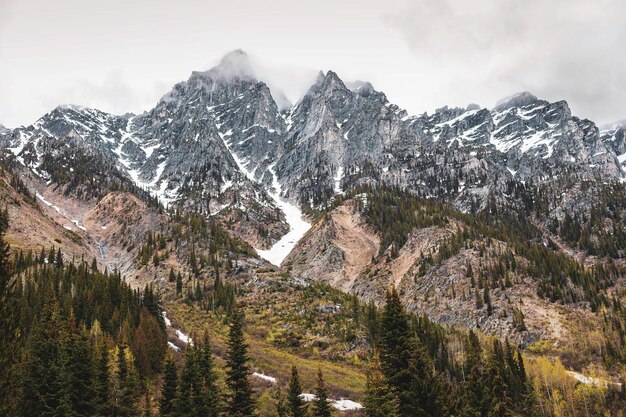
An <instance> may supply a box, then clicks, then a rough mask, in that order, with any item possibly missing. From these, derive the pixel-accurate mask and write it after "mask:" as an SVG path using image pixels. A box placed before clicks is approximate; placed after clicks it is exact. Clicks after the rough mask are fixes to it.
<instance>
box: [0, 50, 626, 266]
mask: <svg viewBox="0 0 626 417" xmlns="http://www.w3.org/2000/svg"><path fill="white" fill-rule="evenodd" d="M279 104H280V105H279ZM0 143H1V144H2V146H4V147H5V148H8V150H9V151H10V152H12V153H13V154H14V155H15V156H16V157H17V159H18V160H19V161H20V162H21V163H22V164H24V165H25V166H27V167H28V168H30V169H31V170H32V172H33V173H34V174H36V175H38V176H39V177H40V178H42V179H43V180H45V181H46V182H49V183H50V184H52V185H55V184H57V185H66V184H69V183H77V182H80V181H83V182H84V181H92V182H93V181H97V179H98V178H100V180H101V181H108V182H110V181H111V178H117V179H118V180H117V183H119V184H123V183H124V182H125V181H126V182H128V183H130V184H134V186H136V187H138V188H140V189H143V190H145V191H146V192H148V193H150V194H152V195H154V196H155V197H157V198H158V199H159V201H160V202H161V203H163V204H164V205H168V204H170V205H175V204H181V205H183V206H185V207H187V208H191V209H194V210H196V211H198V212H201V213H204V214H206V215H209V216H215V215H219V216H223V217H224V218H225V219H227V221H228V222H229V224H230V225H231V226H232V228H233V229H234V230H235V231H236V232H237V233H238V234H239V235H240V236H242V237H244V239H246V240H248V241H249V242H251V243H252V244H253V245H254V246H255V247H257V248H259V249H266V250H267V249H269V248H270V247H272V245H273V244H274V243H276V242H279V246H280V248H282V249H280V251H279V252H280V256H276V253H274V255H272V256H273V258H272V260H273V261H274V262H280V261H281V260H282V258H284V256H286V254H287V253H286V252H288V251H289V250H290V248H291V247H293V244H295V241H297V240H298V239H299V238H300V237H301V236H302V235H303V234H304V232H306V229H307V224H308V223H306V222H303V221H302V219H301V213H300V211H299V209H301V208H304V209H318V208H321V207H323V206H324V205H325V204H326V203H327V202H328V201H329V200H330V199H331V198H332V197H333V196H334V195H336V194H339V193H341V192H343V191H344V190H347V189H349V188H350V187H353V186H356V185H359V184H387V185H396V186H401V187H406V188H408V189H410V190H411V191H413V192H414V193H416V194H418V195H420V196H424V197H431V198H439V199H443V200H446V201H450V202H453V203H454V204H455V205H457V207H459V208H461V209H463V210H466V211H468V210H475V209H478V208H480V207H484V206H485V205H486V203H487V201H488V199H490V198H494V199H496V200H503V201H507V203H510V204H513V205H515V203H516V202H515V201H514V197H512V196H511V195H509V194H508V193H507V191H506V190H507V188H508V185H509V183H510V182H511V181H513V182H518V183H525V182H526V181H529V180H532V181H533V182H534V183H541V182H546V183H550V182H553V181H555V178H560V177H562V176H564V175H566V176H570V177H572V178H577V179H592V178H601V179H602V180H621V179H623V178H624V168H625V165H624V164H626V144H625V141H624V126H623V125H615V126H612V127H611V129H608V130H604V131H602V132H600V130H599V129H598V128H597V127H596V125H595V124H594V123H593V122H592V121H589V120H583V119H579V118H577V117H575V116H573V115H572V114H571V111H570V109H569V107H568V105H567V103H566V102H565V101H559V102H555V103H550V102H547V101H545V100H541V99H538V98H537V97H535V96H533V95H532V94H530V93H521V94H517V95H515V96H513V97H510V98H508V99H506V100H503V101H502V102H500V103H498V104H497V105H496V106H495V107H494V108H493V109H487V108H481V107H479V106H477V105H470V106H468V107H466V108H448V107H444V108H441V109H438V110H437V111H435V113H433V114H430V115H429V114H422V115H419V116H409V115H408V114H407V113H406V111H405V110H403V109H401V108H400V107H398V106H397V105H395V104H392V103H390V102H389V101H388V99H387V97H386V96H385V94H384V93H382V92H379V91H376V90H375V89H374V87H373V86H372V85H371V84H370V83H367V82H362V81H359V82H350V83H344V82H343V81H342V80H341V79H340V78H339V76H338V75H337V74H335V73H334V72H332V71H328V72H327V73H325V74H324V73H320V74H319V76H318V78H317V80H316V81H315V83H314V84H313V85H312V86H311V87H310V88H309V90H308V91H307V93H306V94H305V95H304V97H303V98H302V99H301V100H300V101H299V102H298V103H297V104H295V105H293V106H291V105H289V104H288V103H286V101H285V99H284V96H283V95H282V94H281V93H280V92H279V91H271V90H270V88H269V87H268V86H267V85H266V84H265V83H264V82H263V81H262V80H259V79H257V76H256V74H255V71H254V68H253V66H252V65H251V64H250V62H249V60H248V57H247V56H246V54H245V53H244V52H242V51H239V50H238V51H234V52H231V53H229V54H228V55H226V56H225V57H224V58H223V59H222V61H221V62H220V63H219V64H218V65H217V66H216V67H214V68H212V69H210V70H208V71H204V72H193V73H192V74H191V76H190V78H189V79H188V80H187V81H184V82H181V83H178V84H176V85H175V86H174V87H173V89H172V90H171V91H170V92H169V93H167V94H166V95H164V96H163V97H162V98H161V100H159V102H158V103H157V104H156V106H155V107H154V108H153V109H151V110H149V111H147V112H145V113H143V114H140V115H123V116H116V115H111V114H107V113H104V112H101V111H98V110H95V109H87V108H81V107H77V106H59V107H57V108H56V109H54V110H53V111H51V112H50V113H48V114H46V115H44V116H43V117H42V118H40V119H39V120H38V121H36V122H35V123H34V124H32V125H30V126H26V127H20V128H16V129H13V130H6V131H0ZM85 164H87V167H86V166H85ZM59 167H61V168H59ZM94 167H98V175H92V173H91V172H85V171H88V168H94ZM77 171H81V172H83V175H82V177H80V178H81V179H80V180H78V179H77V178H78V176H77V175H76V174H75V172H77ZM117 183H116V184H117ZM119 184H118V185H117V186H120V185H119ZM66 188H67V187H66ZM70 188H71V187H70ZM66 192H67V189H66ZM81 192H82V191H81ZM86 196H87V197H88V196H89V195H88V194H87V195H86ZM290 229H291V230H292V234H290V235H289V236H288V237H285V236H287V235H286V233H287V232H288V231H289V230H290ZM250 230H254V232H253V233H251V232H250ZM294 230H298V232H297V233H293V231H294ZM281 237H283V240H282V242H281V241H280V240H281ZM285 239H286V240H285ZM276 250H278V249H276ZM266 255H267V254H266ZM267 256H270V255H267Z"/></svg>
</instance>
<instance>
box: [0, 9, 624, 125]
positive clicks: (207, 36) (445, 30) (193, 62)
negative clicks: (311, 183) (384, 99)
mask: <svg viewBox="0 0 626 417" xmlns="http://www.w3.org/2000/svg"><path fill="white" fill-rule="evenodd" d="M624 22H626V2H624V1H618V0H594V1H590V0H549V1H548V0H474V1H471V2H470V1H467V0H412V1H407V0H385V1H380V0H360V1H356V0H315V1H309V0H297V1H293V0H291V1H286V0H285V1H283V0H256V1H242V0H220V1H212V0H176V1H173V0H0V123H2V124H5V125H7V126H9V127H15V126H18V125H21V124H29V123H32V122H33V121H34V120H36V119H37V118H38V117H40V116H41V115H42V114H44V113H45V112H47V111H49V110H51V109H52V108H54V107H55V106H56V105H58V104H79V105H84V106H90V107H96V108H100V109H102V110H106V111H110V112H113V113H125V112H129V111H132V112H141V111H143V110H146V109H148V108H150V107H151V106H152V105H154V103H155V102H156V101H157V100H158V99H159V97H160V96H161V95H163V94H164V93H166V92H167V91H168V90H169V89H170V88H171V86H172V85H173V84H174V83H176V82H178V81H181V80H185V79H187V78H188V76H189V74H190V73H191V71H193V70H206V69H208V68H210V67H211V66H212V65H214V64H215V63H216V62H218V61H219V59H220V57H221V56H222V55H224V54H225V53H227V52H228V51H230V50H233V49H236V48H241V49H243V50H245V51H246V52H248V53H249V54H250V55H251V56H252V57H253V58H254V60H255V62H257V63H258V65H260V66H262V67H263V68H264V71H263V72H264V73H269V74H272V77H273V78H275V80H274V84H276V83H278V84H280V85H281V87H282V89H283V90H285V93H286V94H287V95H288V96H289V98H290V99H292V100H294V101H295V100H297V99H298V98H299V97H298V96H299V95H301V94H302V92H303V91H305V90H306V87H307V84H308V83H309V82H310V79H311V77H312V74H314V73H315V72H317V71H318V70H320V69H322V70H328V69H332V70H334V71H336V72H337V73H338V74H339V76H340V77H341V78H342V79H344V80H346V81H348V80H357V79H358V80H368V81H370V82H372V84H374V87H375V88H377V89H379V90H382V91H384V92H385V93H386V94H387V96H388V97H389V99H390V101H392V102H393V103H396V104H398V105H400V106H401V107H404V108H406V109H407V110H408V111H409V113H413V114H414V113H422V112H423V111H429V112H430V111H432V110H434V109H435V108H437V107H440V106H443V105H450V106H465V105H467V104H468V103H478V104H480V105H482V106H486V107H492V106H493V105H494V104H495V102H496V101H498V100H499V99H500V98H502V97H505V96H508V95H511V94H513V93H516V92H519V91H525V90H528V91H531V92H533V93H534V94H535V95H537V96H540V97H542V98H546V99H549V100H559V99H565V100H567V101H568V102H569V103H570V107H571V108H572V110H573V112H574V113H575V114H577V115H579V116H581V117H587V118H591V119H593V120H595V121H596V122H599V123H608V122H613V121H616V120H619V119H624V118H626V53H624V49H625V45H626V24H624Z"/></svg>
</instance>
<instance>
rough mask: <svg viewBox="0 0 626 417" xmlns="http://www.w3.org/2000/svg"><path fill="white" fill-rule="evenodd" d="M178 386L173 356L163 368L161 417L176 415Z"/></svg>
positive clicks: (169, 357)
mask: <svg viewBox="0 0 626 417" xmlns="http://www.w3.org/2000/svg"><path fill="white" fill-rule="evenodd" d="M177 388H178V372H177V370H176V364H175V363H174V360H173V359H172V357H171V356H168V357H167V359H166V361H165V367H164V370H163V387H162V388H161V399H160V401H159V411H160V415H161V417H174V416H175V415H176V414H175V411H176V409H175V404H176V390H177Z"/></svg>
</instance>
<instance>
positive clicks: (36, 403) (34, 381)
mask: <svg viewBox="0 0 626 417" xmlns="http://www.w3.org/2000/svg"><path fill="white" fill-rule="evenodd" d="M60 345H61V323H60V322H59V319H58V311H57V310H56V308H54V307H50V306H47V307H46V308H45V310H44V311H43V314H42V316H41V318H40V319H39V322H38V323H37V324H36V325H35V328H34V330H33V334H32V336H31V339H30V343H29V347H28V354H27V355H26V361H25V363H24V364H23V376H22V378H21V379H22V381H21V390H20V392H21V395H20V400H19V415H20V416H22V417H39V416H45V415H55V413H59V412H60V409H61V404H62V401H63V400H62V396H63V393H64V390H63V380H62V379H63V378H62V377H63V372H62V366H61V362H60V359H59V358H60ZM57 415H59V414H57Z"/></svg>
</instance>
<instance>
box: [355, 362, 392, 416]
mask: <svg viewBox="0 0 626 417" xmlns="http://www.w3.org/2000/svg"><path fill="white" fill-rule="evenodd" d="M363 402H364V406H365V415H366V416H367V417H398V416H399V414H398V399H397V398H396V396H395V394H394V392H393V390H391V388H390V387H389V384H388V383H387V378H386V377H385V375H384V374H383V370H382V368H381V365H380V358H379V357H378V353H374V354H372V358H371V359H370V363H369V367H368V369H367V382H366V384H365V399H364V401H363Z"/></svg>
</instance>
